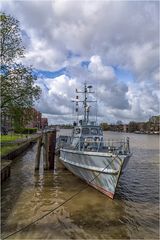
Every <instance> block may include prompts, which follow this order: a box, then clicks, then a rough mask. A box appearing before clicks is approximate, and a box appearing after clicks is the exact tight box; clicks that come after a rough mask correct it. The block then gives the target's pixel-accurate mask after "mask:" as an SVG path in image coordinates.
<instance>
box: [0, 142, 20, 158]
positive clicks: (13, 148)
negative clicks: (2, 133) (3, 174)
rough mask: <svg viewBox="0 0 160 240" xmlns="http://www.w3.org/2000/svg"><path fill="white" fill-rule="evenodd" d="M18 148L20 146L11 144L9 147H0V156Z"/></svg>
mask: <svg viewBox="0 0 160 240" xmlns="http://www.w3.org/2000/svg"><path fill="white" fill-rule="evenodd" d="M20 146H21V145H20V144H13V145H9V146H1V149H0V153H1V156H4V155H6V154H8V153H10V152H12V151H14V150H16V149H18V148H19V147H20Z"/></svg>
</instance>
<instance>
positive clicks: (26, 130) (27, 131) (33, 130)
mask: <svg viewBox="0 0 160 240" xmlns="http://www.w3.org/2000/svg"><path fill="white" fill-rule="evenodd" d="M15 132H16V133H22V134H33V133H36V132H37V128H21V129H19V130H18V129H17V130H16V131H15Z"/></svg>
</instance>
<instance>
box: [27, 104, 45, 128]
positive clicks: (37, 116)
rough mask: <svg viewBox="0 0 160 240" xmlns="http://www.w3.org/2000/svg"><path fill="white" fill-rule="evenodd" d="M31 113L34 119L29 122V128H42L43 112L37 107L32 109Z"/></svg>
mask: <svg viewBox="0 0 160 240" xmlns="http://www.w3.org/2000/svg"><path fill="white" fill-rule="evenodd" d="M30 114H31V115H32V119H31V120H30V121H29V123H27V125H26V127H27V128H38V129H40V128H41V119H42V113H41V112H39V111H37V110H36V109H35V108H32V109H31V112H30Z"/></svg>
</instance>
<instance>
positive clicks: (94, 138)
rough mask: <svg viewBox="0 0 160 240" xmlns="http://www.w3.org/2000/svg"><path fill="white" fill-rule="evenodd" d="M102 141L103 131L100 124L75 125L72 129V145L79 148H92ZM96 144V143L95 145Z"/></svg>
mask: <svg viewBox="0 0 160 240" xmlns="http://www.w3.org/2000/svg"><path fill="white" fill-rule="evenodd" d="M102 141H103V131H102V128H101V127H100V126H96V125H85V126H76V127H75V128H74V131H73V138H72V146H76V147H78V148H80V149H82V146H83V148H84V147H85V148H86V147H87V148H88V149H89V148H91V147H92V148H93V145H94V148H95V147H96V148H97V146H98V145H99V144H100V142H102ZM97 144H98V145H97Z"/></svg>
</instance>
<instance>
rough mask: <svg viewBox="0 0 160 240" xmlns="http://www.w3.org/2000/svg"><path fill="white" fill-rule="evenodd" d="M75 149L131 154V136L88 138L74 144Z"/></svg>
mask: <svg viewBox="0 0 160 240" xmlns="http://www.w3.org/2000/svg"><path fill="white" fill-rule="evenodd" d="M74 149H77V150H79V151H94V152H108V153H113V154H129V153H130V145H129V138H128V137H127V138H126V139H123V140H111V139H108V140H103V141H101V140H99V141H94V140H92V141H91V140H88V141H86V140H85V141H81V140H80V139H79V141H77V144H76V145H75V146H74Z"/></svg>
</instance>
